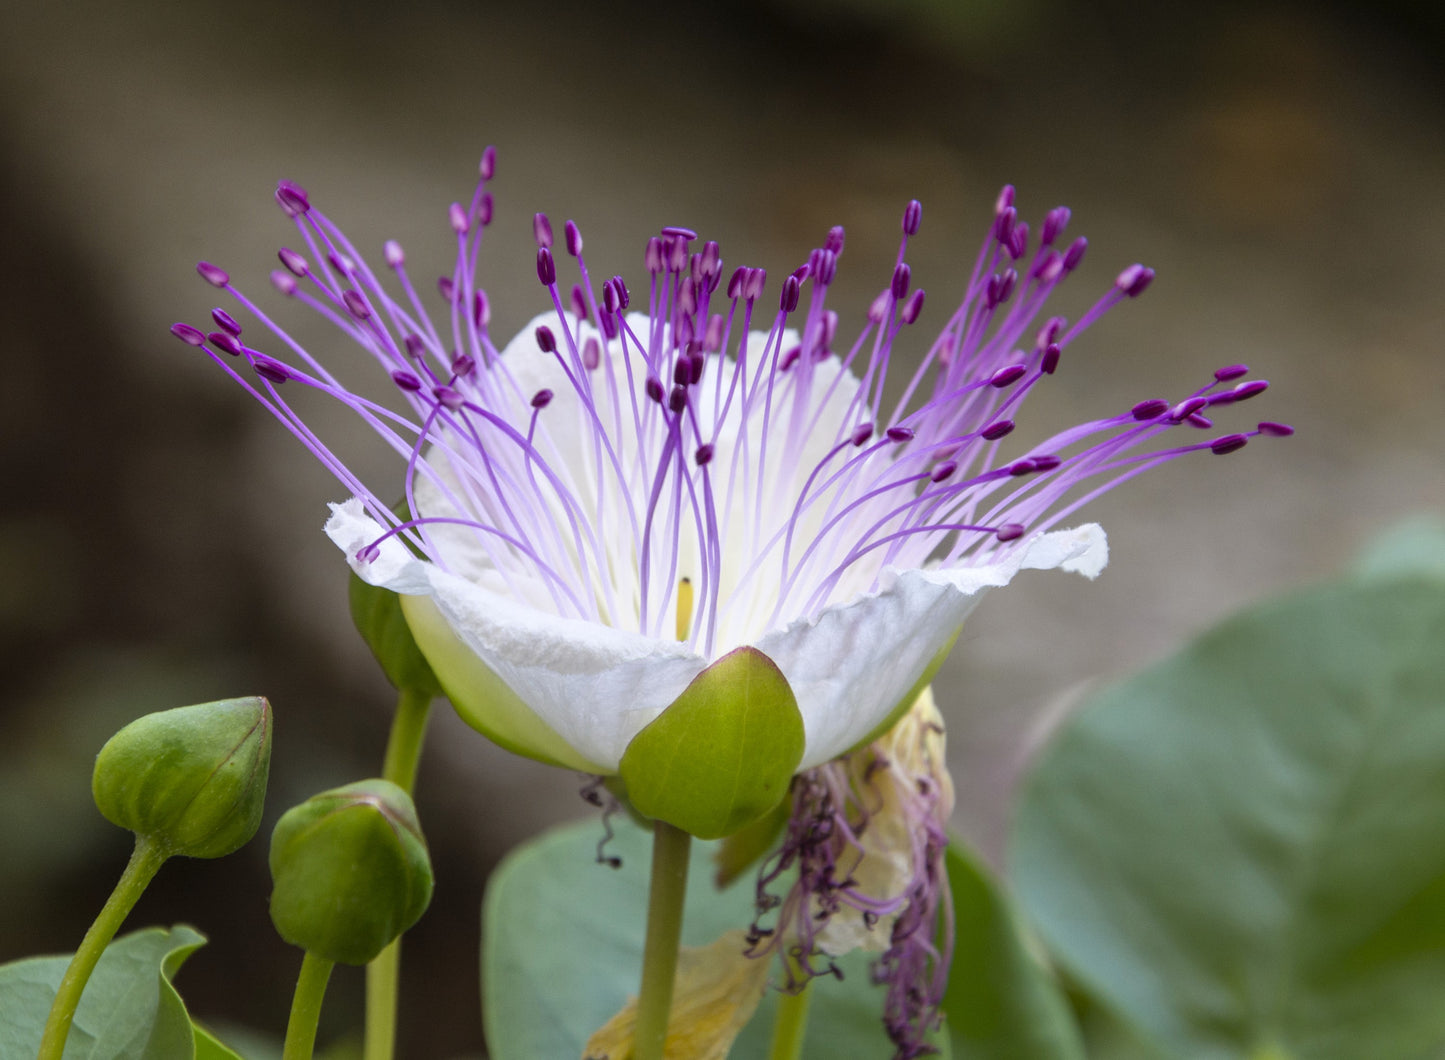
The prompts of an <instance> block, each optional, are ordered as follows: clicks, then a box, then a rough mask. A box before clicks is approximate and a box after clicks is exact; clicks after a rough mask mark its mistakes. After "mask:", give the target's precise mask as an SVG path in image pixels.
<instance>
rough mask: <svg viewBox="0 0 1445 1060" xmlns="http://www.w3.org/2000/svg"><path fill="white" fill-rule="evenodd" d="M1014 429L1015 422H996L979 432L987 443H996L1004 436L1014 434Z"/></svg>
mask: <svg viewBox="0 0 1445 1060" xmlns="http://www.w3.org/2000/svg"><path fill="white" fill-rule="evenodd" d="M1013 429H1014V421H1013V420H994V421H993V422H992V423H990V424H989V425H988V426H987V427H985V428H984V429H983V430H981V431H979V432H978V436H979V437H980V438H982V439H983V440H984V441H986V442H996V441H998V440H999V439H1000V438H1002V437H1003V436H1004V435H1006V434H1011V433H1013Z"/></svg>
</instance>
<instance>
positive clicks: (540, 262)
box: [537, 247, 557, 287]
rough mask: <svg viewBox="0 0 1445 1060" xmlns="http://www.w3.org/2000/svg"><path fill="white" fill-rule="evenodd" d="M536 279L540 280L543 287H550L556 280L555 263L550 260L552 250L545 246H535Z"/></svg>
mask: <svg viewBox="0 0 1445 1060" xmlns="http://www.w3.org/2000/svg"><path fill="white" fill-rule="evenodd" d="M537 279H539V280H541V281H542V286H543V287H551V286H552V285H553V284H554V283H556V282H557V265H556V263H555V262H553V261H552V252H551V251H550V250H548V249H547V248H546V247H538V248H537Z"/></svg>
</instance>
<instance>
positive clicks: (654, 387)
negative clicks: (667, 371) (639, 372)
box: [646, 375, 667, 405]
mask: <svg viewBox="0 0 1445 1060" xmlns="http://www.w3.org/2000/svg"><path fill="white" fill-rule="evenodd" d="M646 390H647V396H648V397H650V398H651V399H652V400H653V401H656V402H657V403H658V404H659V405H661V404H662V398H663V396H664V395H665V394H666V393H667V391H665V390H663V389H662V380H661V379H659V378H657V376H655V375H649V376H648V377H647V385H646Z"/></svg>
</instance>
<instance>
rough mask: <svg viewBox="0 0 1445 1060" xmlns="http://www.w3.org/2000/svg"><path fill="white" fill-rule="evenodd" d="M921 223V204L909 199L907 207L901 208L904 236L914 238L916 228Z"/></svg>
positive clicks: (916, 232) (916, 231)
mask: <svg viewBox="0 0 1445 1060" xmlns="http://www.w3.org/2000/svg"><path fill="white" fill-rule="evenodd" d="M922 223H923V203H921V202H919V201H918V200H917V199H910V200H909V202H908V205H907V206H905V207H904V208H903V234H904V235H905V236H916V235H917V234H918V226H919V225H921V224H922Z"/></svg>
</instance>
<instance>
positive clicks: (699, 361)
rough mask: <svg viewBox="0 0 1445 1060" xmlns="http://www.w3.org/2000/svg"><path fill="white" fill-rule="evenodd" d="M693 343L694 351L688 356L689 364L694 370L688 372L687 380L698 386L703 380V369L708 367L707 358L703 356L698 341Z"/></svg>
mask: <svg viewBox="0 0 1445 1060" xmlns="http://www.w3.org/2000/svg"><path fill="white" fill-rule="evenodd" d="M692 345H693V352H692V355H691V356H690V357H689V358H688V364H689V365H690V367H691V369H692V370H691V372H689V374H688V377H687V381H688V383H689V384H690V385H693V386H696V385H697V384H698V383H700V382H702V371H703V369H704V368H706V367H707V358H706V357H704V356H703V354H702V350H701V349H700V348H699V347H698V344H697V343H695V342H694V343H693V344H692Z"/></svg>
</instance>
